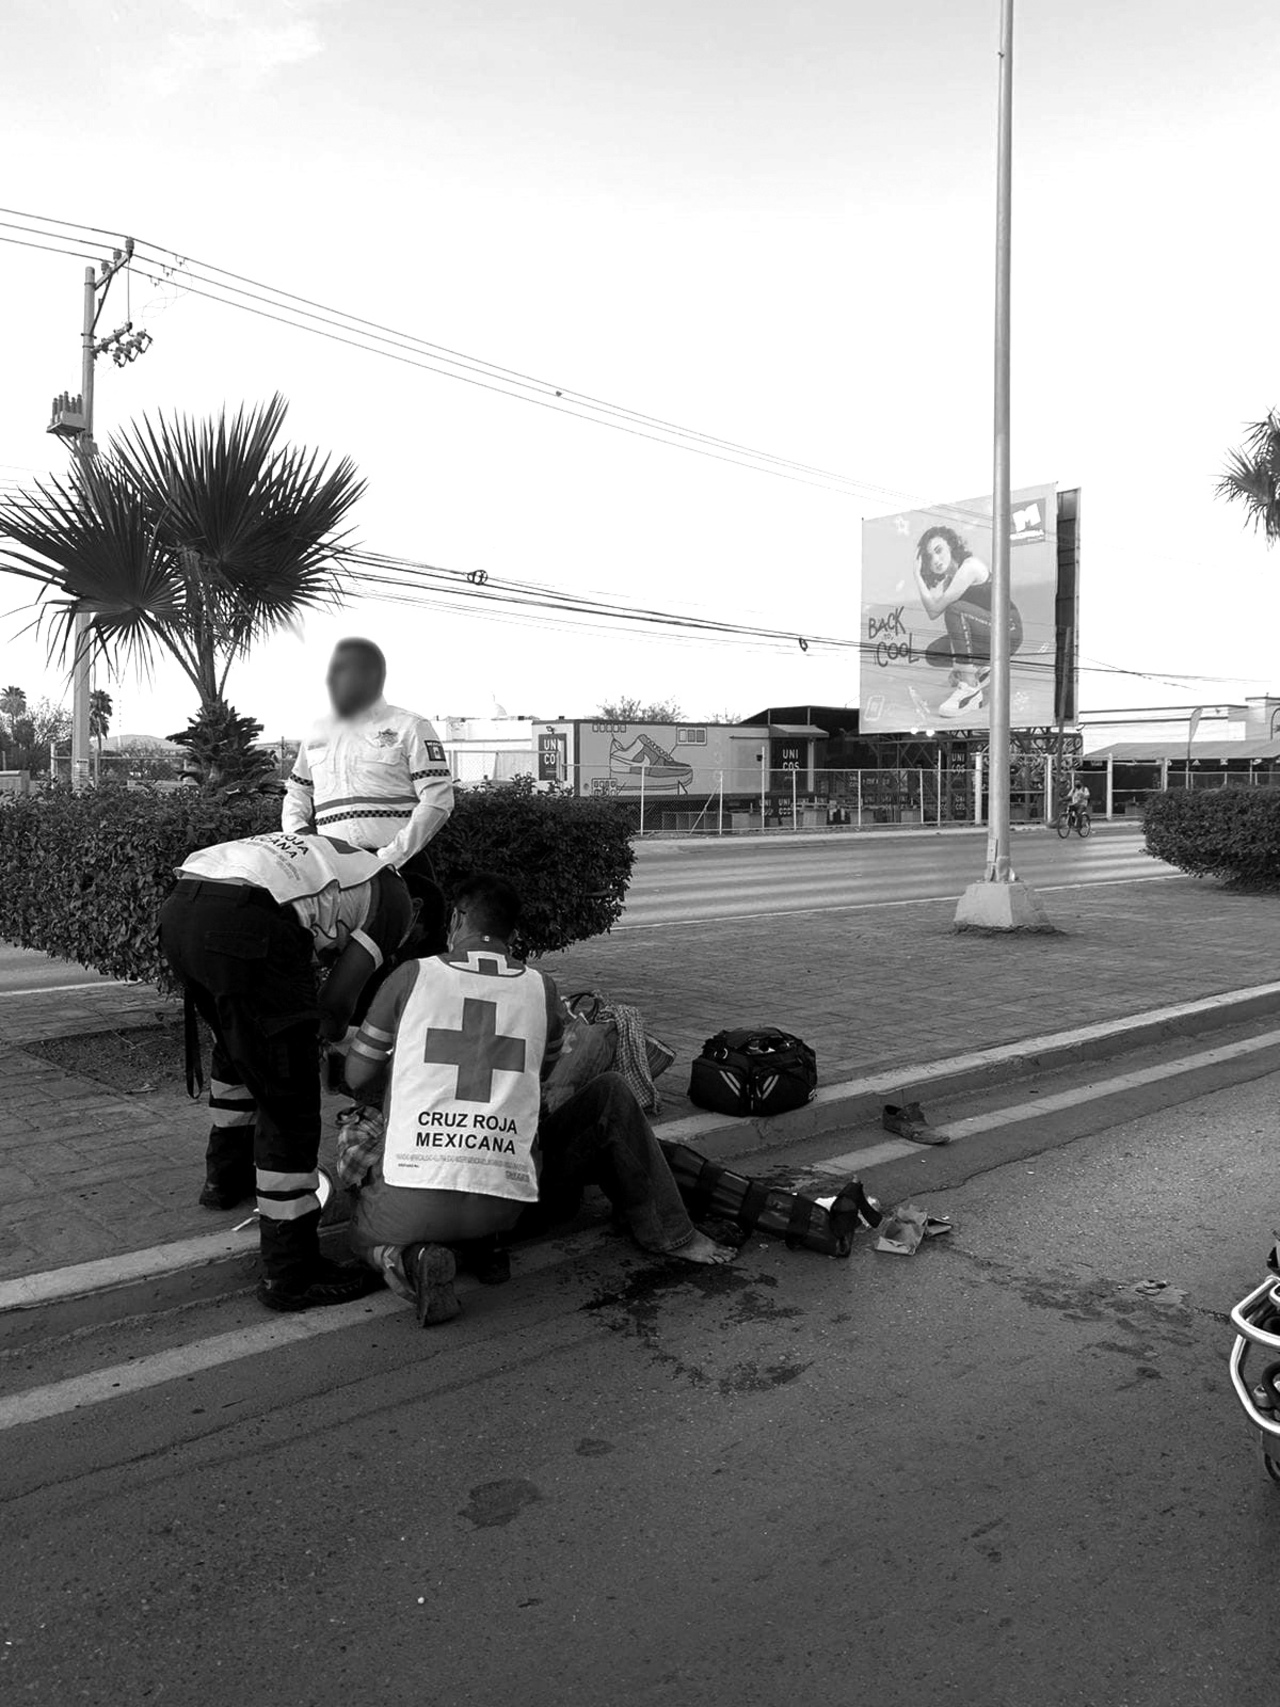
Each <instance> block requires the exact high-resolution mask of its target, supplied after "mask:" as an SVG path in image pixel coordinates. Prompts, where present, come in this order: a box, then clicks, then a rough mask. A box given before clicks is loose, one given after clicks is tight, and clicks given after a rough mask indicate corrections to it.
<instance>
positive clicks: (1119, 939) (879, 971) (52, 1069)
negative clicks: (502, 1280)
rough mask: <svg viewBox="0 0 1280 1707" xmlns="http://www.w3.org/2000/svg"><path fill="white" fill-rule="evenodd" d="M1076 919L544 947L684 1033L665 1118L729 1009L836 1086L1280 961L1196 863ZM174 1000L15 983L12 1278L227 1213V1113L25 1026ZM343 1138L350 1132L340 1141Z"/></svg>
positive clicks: (1258, 922) (576, 981)
mask: <svg viewBox="0 0 1280 1707" xmlns="http://www.w3.org/2000/svg"><path fill="white" fill-rule="evenodd" d="M1048 898H1049V900H1050V903H1051V910H1052V915H1053V918H1054V921H1055V923H1056V924H1057V925H1058V926H1059V927H1060V929H1061V931H1062V933H1063V934H1062V935H1060V936H1056V937H1050V938H1010V939H1002V938H980V937H972V936H966V937H958V936H956V935H955V934H954V933H953V932H952V930H951V928H950V927H951V920H952V916H953V913H954V902H950V901H939V902H919V903H909V904H902V905H890V906H875V907H866V906H862V907H851V908H847V909H845V910H832V911H827V912H808V911H806V912H797V913H795V914H793V915H789V916H788V915H781V916H776V917H774V918H763V919H749V920H735V921H732V922H729V923H724V924H718V925H715V924H711V925H698V926H688V925H679V924H673V925H659V926H655V927H653V928H651V929H649V928H645V929H637V928H632V929H630V930H625V931H620V932H619V933H618V934H616V935H615V936H613V937H606V938H601V939H599V940H598V941H595V942H591V943H586V944H583V945H582V946H581V947H578V948H575V949H574V950H572V951H571V952H569V953H567V954H564V955H557V956H554V957H552V958H551V959H549V960H548V961H547V962H545V967H546V970H548V971H550V972H552V973H553V974H554V975H555V977H556V978H557V980H558V982H559V984H560V987H561V989H562V991H564V992H565V993H566V994H568V993H572V992H575V991H577V990H581V989H600V990H603V991H605V992H606V993H607V994H609V995H611V996H613V997H614V998H616V999H617V1000H619V1001H626V1002H632V1003H634V1004H636V1005H637V1006H639V1007H640V1008H641V1009H642V1010H643V1011H644V1013H645V1016H646V1019H647V1021H648V1022H649V1025H650V1027H651V1029H652V1030H654V1031H655V1032H657V1033H658V1034H659V1035H660V1036H662V1037H663V1038H665V1040H666V1041H667V1042H668V1043H670V1044H671V1045H672V1047H674V1048H675V1049H676V1050H677V1052H678V1053H677V1060H676V1064H675V1066H674V1067H673V1068H672V1069H671V1071H670V1073H669V1075H668V1076H667V1078H666V1079H665V1080H664V1081H663V1089H664V1110H663V1118H664V1119H666V1118H680V1117H682V1116H686V1115H688V1114H689V1113H690V1112H691V1111H690V1107H689V1104H688V1103H687V1101H686V1100H685V1099H684V1097H683V1095H682V1094H680V1093H682V1092H683V1090H684V1088H685V1087H686V1086H687V1084H688V1073H689V1062H690V1059H691V1058H692V1056H693V1055H694V1054H696V1053H697V1051H698V1049H699V1048H700V1047H701V1044H702V1042H703V1040H704V1039H705V1038H706V1037H708V1036H710V1035H711V1034H712V1033H713V1032H715V1031H717V1030H720V1029H721V1028H723V1027H725V1026H735V1025H751V1024H755V1023H767V1024H776V1025H781V1026H783V1027H785V1028H786V1029H788V1030H791V1031H795V1032H798V1033H799V1034H800V1035H802V1036H803V1037H805V1038H806V1039H807V1040H808V1041H809V1042H810V1043H811V1044H812V1045H813V1047H814V1048H815V1049H816V1051H817V1054H818V1064H819V1073H820V1077H821V1082H822V1083H823V1085H824V1086H830V1085H833V1084H835V1083H836V1082H837V1081H840V1080H845V1079H850V1078H854V1077H861V1076H865V1075H867V1074H872V1073H877V1072H889V1071H892V1070H893V1069H895V1068H896V1067H899V1066H903V1065H906V1064H908V1063H921V1062H927V1061H930V1060H933V1059H936V1058H939V1057H944V1056H955V1055H959V1054H962V1053H964V1052H967V1051H977V1050H982V1049H989V1048H994V1047H996V1046H999V1045H1006V1044H1012V1043H1016V1042H1018V1041H1020V1040H1022V1039H1025V1038H1029V1037H1033V1036H1036V1035H1040V1034H1044V1033H1048V1032H1053V1031H1065V1030H1069V1029H1071V1028H1072V1027H1078V1026H1084V1025H1087V1024H1090V1023H1092V1022H1097V1021H1103V1020H1108V1019H1118V1018H1120V1017H1122V1016H1126V1015H1132V1014H1138V1013H1142V1012H1144V1011H1147V1010H1150V1009H1155V1008H1163V1007H1167V1006H1169V1005H1170V1004H1173V1003H1177V1002H1185V1001H1192V1000H1196V999H1198V998H1202V997H1207V996H1211V995H1215V994H1218V993H1220V992H1225V991H1231V990H1237V989H1241V988H1244V987H1248V986H1256V985H1262V984H1265V983H1267V982H1269V981H1271V980H1272V979H1274V978H1275V976H1276V972H1275V965H1276V961H1275V953H1274V948H1273V940H1274V932H1275V925H1276V920H1277V917H1278V916H1280V900H1276V899H1273V898H1269V897H1259V896H1233V895H1227V894H1224V893H1223V892H1222V891H1221V890H1219V889H1216V888H1214V887H1212V886H1209V885H1205V884H1200V883H1196V882H1194V881H1192V880H1190V879H1184V878H1171V879H1169V880H1157V881H1145V882H1130V883H1118V884H1116V885H1114V886H1107V885H1095V886H1091V887H1082V888H1071V889H1068V890H1062V891H1060V892H1057V893H1055V894H1052V895H1050V896H1049V897H1048ZM166 1011H170V1012H171V1011H172V1007H171V1004H166V1003H164V1002H163V1001H162V1000H161V999H160V998H158V997H156V996H155V995H154V992H149V991H147V990H144V989H140V988H138V987H134V986H120V985H111V984H102V985H98V986H88V987H85V988H83V989H76V990H74V991H58V992H53V993H45V994H41V995H28V996H23V997H20V998H11V999H8V1000H3V1001H0V1040H3V1041H4V1042H5V1043H6V1044H7V1045H8V1048H7V1049H6V1050H5V1052H4V1054H3V1057H0V1229H3V1235H4V1236H3V1240H2V1241H0V1278H9V1277H12V1276H15V1275H21V1274H28V1273H33V1272H37V1271H40V1270H44V1269H49V1268H55V1267H60V1266H63V1265H66V1264H70V1263H80V1262H89V1261H93V1260H96V1259H99V1258H104V1257H109V1256H111V1255H113V1254H115V1253H118V1252H123V1251H130V1250H137V1249H140V1248H142V1247H145V1246H151V1245H156V1244H161V1243H165V1242H167V1241H170V1240H178V1239H185V1238H190V1237H192V1236H195V1235H198V1234H207V1233H213V1232H216V1231H218V1230H219V1229H220V1228H223V1227H225V1226H228V1225H230V1224H231V1222H232V1221H233V1220H235V1219H236V1218H237V1217H233V1216H216V1215H210V1214H209V1213H207V1212H205V1211H202V1210H199V1209H198V1208H197V1207H196V1206H195V1201H194V1200H195V1195H196V1192H197V1190H198V1188H199V1182H200V1177H201V1157H202V1152H203V1144H204V1138H205V1132H206V1129H207V1117H206V1115H205V1113H204V1111H203V1110H202V1109H201V1108H200V1107H197V1106H193V1105H192V1104H191V1103H189V1102H188V1101H187V1100H186V1098H185V1096H183V1095H182V1094H181V1093H179V1092H175V1091H173V1090H165V1091H153V1092H142V1093H140V1094H137V1095H122V1094H119V1093H117V1092H114V1091H112V1090H110V1089H108V1088H106V1087H105V1086H103V1085H101V1084H98V1083H96V1082H94V1081H92V1080H90V1079H87V1078H82V1077H77V1076H76V1075H74V1074H71V1073H67V1072H65V1071H63V1070H62V1069H61V1068H60V1067H58V1066H56V1065H54V1064H53V1063H51V1062H49V1061H47V1060H44V1059H41V1058H40V1057H39V1056H38V1055H36V1054H33V1053H31V1052H29V1051H27V1050H24V1048H23V1047H22V1046H23V1044H24V1043H28V1044H29V1043H34V1042H37V1041H39V1040H43V1039H48V1038H51V1037H57V1036H67V1035H69V1034H73V1033H77V1032H80V1033H102V1032H114V1033H117V1034H118V1035H119V1038H120V1048H121V1050H122V1051H127V1049H128V1047H129V1042H128V1039H129V1032H130V1031H131V1030H134V1029H135V1028H138V1027H145V1026H148V1025H154V1024H155V1023H156V1018H157V1015H159V1014H162V1013H165V1012H166ZM327 1142H328V1143H330V1144H331V1142H332V1140H331V1138H330V1139H329V1140H328V1141H327Z"/></svg>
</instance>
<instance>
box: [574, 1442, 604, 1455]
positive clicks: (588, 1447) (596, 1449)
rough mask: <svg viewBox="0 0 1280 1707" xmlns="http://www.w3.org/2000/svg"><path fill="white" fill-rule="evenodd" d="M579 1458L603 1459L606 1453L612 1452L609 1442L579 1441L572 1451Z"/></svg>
mask: <svg viewBox="0 0 1280 1707" xmlns="http://www.w3.org/2000/svg"><path fill="white" fill-rule="evenodd" d="M573 1450H574V1451H575V1452H576V1453H577V1454H578V1456H579V1458H603V1457H604V1456H605V1454H606V1453H607V1452H612V1451H613V1442H612V1441H611V1440H591V1439H587V1440H580V1441H579V1442H578V1444H577V1445H576V1446H575V1447H574V1449H573Z"/></svg>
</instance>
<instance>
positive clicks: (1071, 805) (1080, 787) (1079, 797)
mask: <svg viewBox="0 0 1280 1707" xmlns="http://www.w3.org/2000/svg"><path fill="white" fill-rule="evenodd" d="M1090 804H1091V803H1090V800H1089V790H1088V789H1087V788H1086V787H1085V785H1084V784H1083V783H1082V782H1077V783H1076V785H1075V787H1074V788H1073V789H1072V790H1071V793H1070V794H1069V795H1068V796H1067V821H1068V823H1069V824H1071V825H1076V824H1078V823H1079V822H1080V820H1081V818H1087V817H1088V816H1089V807H1090Z"/></svg>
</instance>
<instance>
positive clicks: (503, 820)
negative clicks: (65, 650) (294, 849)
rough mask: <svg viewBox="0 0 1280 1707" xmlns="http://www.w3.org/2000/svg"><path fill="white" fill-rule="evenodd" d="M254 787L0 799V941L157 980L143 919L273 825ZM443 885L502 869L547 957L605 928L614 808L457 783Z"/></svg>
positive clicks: (623, 855) (624, 852)
mask: <svg viewBox="0 0 1280 1707" xmlns="http://www.w3.org/2000/svg"><path fill="white" fill-rule="evenodd" d="M279 823H280V804H279V801H278V800H277V799H274V798H272V797H270V796H263V795H248V796H239V797H230V798H227V797H221V798H220V797H218V796H216V795H210V794H204V793H201V792H200V791H199V790H197V789H180V790H178V791H176V792H173V793H165V794H162V793H158V792H156V791H154V790H151V789H145V790H139V791H137V792H132V791H125V790H122V789H106V788H104V789H90V790H87V791H85V792H84V793H82V794H73V793H72V792H71V791H70V790H69V789H65V788H63V789H52V790H50V791H48V792H47V793H43V794H38V795H30V796H28V797H26V798H13V799H9V800H6V801H5V802H4V803H3V804H0V939H3V940H4V941H6V942H11V943H16V944H18V945H19V946H20V947H22V948H35V949H42V950H43V951H44V952H45V953H46V954H52V955H57V956H59V957H61V958H62V959H65V960H75V961H78V962H79V963H80V965H82V966H91V967H93V968H95V969H96V970H97V971H99V972H102V973H105V974H106V975H107V976H109V977H113V978H141V979H144V980H146V981H147V982H150V983H159V984H163V983H164V982H165V969H164V966H163V963H162V961H161V958H160V951H159V946H158V944H157V941H156V915H157V913H158V912H159V909H160V904H161V902H162V901H163V900H164V898H165V896H166V895H167V894H168V892H169V890H170V889H171V888H172V886H173V882H174V877H173V872H174V868H175V866H178V865H181V863H182V861H183V860H184V859H185V858H186V856H187V855H188V854H189V853H191V852H192V851H193V850H194V849H195V848H202V847H208V846H210V845H211V844H212V843H214V842H224V841H232V840H234V839H235V838H236V837H239V836H254V835H259V834H261V833H262V832H263V831H264V830H273V829H276V828H278V827H279ZM431 855H432V859H433V861H434V863H435V867H436V872H437V875H438V877H439V878H440V881H441V882H442V883H443V884H444V886H445V889H446V891H447V890H448V888H449V887H450V885H451V884H452V883H453V882H455V881H456V880H457V879H459V878H461V877H463V876H464V875H466V874H467V873H468V872H472V871H480V870H483V871H496V872H498V873H500V874H501V875H502V876H505V877H509V878H510V879H511V880H512V881H513V882H514V883H515V884H516V885H517V887H518V888H519V890H520V893H521V895H522V897H523V899H524V923H523V926H522V931H521V943H520V946H521V948H522V950H523V951H524V952H526V953H529V954H547V953H550V952H551V951H553V950H555V949H560V948H566V947H567V946H568V945H569V944H570V943H572V942H579V941H581V940H582V939H584V938H586V937H591V936H598V935H599V934H600V933H601V932H603V931H607V930H608V929H609V928H610V926H611V925H612V924H613V923H614V922H615V920H616V919H617V918H618V915H619V914H620V913H621V911H622V906H623V901H624V899H625V896H626V891H627V883H628V880H629V878H630V875H631V867H632V864H633V862H634V859H635V853H634V850H633V849H632V846H631V826H630V824H629V823H628V821H627V818H626V815H625V813H624V811H623V810H622V809H621V808H619V807H618V806H617V805H616V804H614V803H612V802H610V801H606V800H589V799H577V798H574V797H572V796H568V795H554V794H553V795H547V794H538V793H536V792H534V790H533V787H532V785H531V784H530V783H528V782H525V783H523V784H521V783H515V784H511V785H510V786H507V787H503V788H500V789H493V790H490V791H487V792H483V793H480V792H464V791H460V792H459V794H458V797H457V803H456V805H455V808H454V813H453V816H452V817H451V818H450V820H449V822H448V824H447V825H446V826H445V828H444V829H443V830H442V831H441V833H440V834H439V836H437V837H436V839H435V841H433V842H432V844H431Z"/></svg>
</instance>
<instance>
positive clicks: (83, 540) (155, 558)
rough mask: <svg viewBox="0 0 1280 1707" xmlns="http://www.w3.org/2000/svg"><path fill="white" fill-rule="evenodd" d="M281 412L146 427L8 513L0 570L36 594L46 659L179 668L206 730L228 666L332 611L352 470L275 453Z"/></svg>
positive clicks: (1, 519) (341, 578)
mask: <svg viewBox="0 0 1280 1707" xmlns="http://www.w3.org/2000/svg"><path fill="white" fill-rule="evenodd" d="M286 407H287V406H286V404H285V402H284V400H283V399H282V398H281V397H279V396H276V397H273V398H272V399H271V401H270V402H269V403H267V404H265V405H263V406H261V407H258V408H255V409H250V410H247V411H246V410H244V409H241V410H239V411H238V412H237V413H236V414H235V415H233V416H230V417H228V416H227V414H226V413H225V411H224V412H223V413H222V414H220V415H219V416H218V417H217V419H216V420H208V421H203V422H196V421H193V420H191V419H189V418H188V417H185V416H175V417H173V418H172V419H168V420H166V419H163V418H160V419H157V420H156V421H154V422H152V421H149V420H147V419H144V420H143V421H142V422H141V423H140V424H138V425H135V426H134V427H132V428H130V429H128V430H126V431H125V432H123V433H121V434H119V435H118V436H117V437H116V438H114V439H113V440H112V442H111V444H110V446H109V447H108V449H107V451H106V453H105V454H104V455H102V456H100V457H95V458H94V459H93V460H92V461H90V462H87V463H86V462H84V461H82V460H79V459H77V460H76V461H75V462H73V463H72V465H71V468H70V470H69V472H68V474H67V475H66V477H65V478H58V477H52V478H50V479H47V480H40V481H37V482H36V483H35V485H34V487H33V488H31V489H29V490H26V491H23V492H21V493H19V494H18V495H17V496H15V497H10V498H5V499H0V536H3V537H4V538H5V540H6V543H5V545H3V546H0V569H7V570H8V571H10V572H11V573H12V574H15V575H19V576H23V577H24V578H26V579H27V580H30V581H34V582H36V583H37V584H38V585H39V588H40V591H39V593H38V595H37V600H36V603H37V605H38V607H39V611H40V620H41V621H43V622H45V623H46V624H47V625H48V627H49V630H50V649H51V652H53V653H55V654H57V655H58V656H60V657H61V658H62V659H63V660H64V661H65V660H67V659H70V658H71V657H72V656H73V655H74V650H75V645H76V642H75V627H76V619H77V617H79V616H82V615H83V616H87V617H88V619H89V634H88V642H87V644H88V646H89V648H90V650H91V652H92V653H93V654H95V655H105V656H106V657H108V658H109V659H110V660H111V661H112V662H113V663H115V664H121V663H131V664H136V665H138V666H140V667H141V668H143V669H144V670H147V669H150V668H151V667H152V666H153V664H154V663H155V661H156V659H157V657H158V656H159V655H160V654H161V653H168V654H169V655H170V656H171V657H172V658H174V659H176V661H177V663H178V665H179V667H180V668H181V669H182V671H183V672H184V674H185V675H186V676H187V678H188V680H189V681H190V682H191V684H192V686H193V687H194V688H195V690H196V693H197V695H198V698H199V702H200V710H201V713H202V715H205V716H207V717H210V718H213V717H216V715H217V714H218V712H219V709H220V708H221V707H222V706H223V704H224V698H223V696H224V694H225V691H226V685H227V677H228V675H229V673H230V671H231V668H232V666H233V664H235V663H236V662H237V660H238V659H240V658H243V657H244V656H245V654H246V653H247V652H248V651H249V650H250V648H251V647H252V646H253V645H254V644H255V643H256V642H258V641H260V640H263V639H266V638H267V637H269V636H270V635H272V634H275V633H277V632H279V630H280V629H282V628H285V627H288V626H289V625H291V624H292V623H294V622H296V620H297V618H298V617H299V616H300V615H302V614H303V613H304V612H306V611H308V610H314V609H317V608H321V607H324V606H329V605H333V604H335V603H336V602H337V601H338V599H339V597H340V595H341V593H342V591H343V589H344V587H345V585H346V583H347V576H348V573H349V572H348V571H346V570H345V569H344V568H343V567H342V566H341V565H340V562H339V559H338V557H337V555H336V554H337V553H338V552H339V550H340V549H341V547H342V546H343V544H344V543H345V541H346V538H347V536H346V534H345V533H343V532H342V531H341V529H342V524H343V522H344V520H345V519H346V517H347V514H348V512H349V511H350V509H351V507H352V505H353V504H354V503H355V502H356V500H357V499H358V498H359V497H360V495H361V493H362V492H363V491H364V482H363V481H362V480H361V479H360V478H359V476H358V475H357V472H356V468H355V465H354V463H352V462H351V460H350V459H349V458H347V457H343V458H342V459H341V460H340V461H339V462H338V464H337V465H336V467H333V468H332V469H331V468H330V465H329V461H328V459H326V458H321V457H320V456H319V454H318V453H317V452H315V451H308V450H304V449H301V448H299V447H295V446H291V445H286V444H281V443H280V442H279V435H280V429H281V426H282V424H283V422H284V416H285V411H286Z"/></svg>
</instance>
